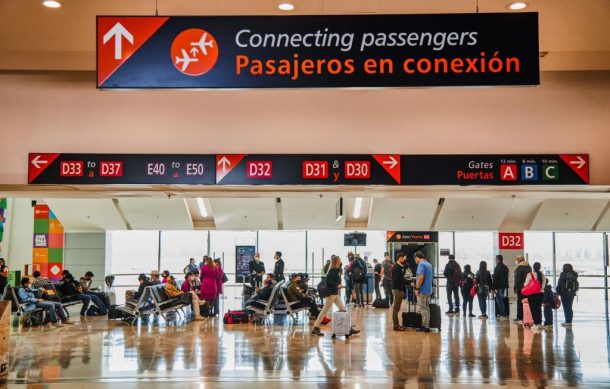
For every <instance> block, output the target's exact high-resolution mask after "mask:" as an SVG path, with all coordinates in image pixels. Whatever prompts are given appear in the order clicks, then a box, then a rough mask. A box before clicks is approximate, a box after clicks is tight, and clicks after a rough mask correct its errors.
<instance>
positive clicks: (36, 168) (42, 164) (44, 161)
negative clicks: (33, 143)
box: [28, 153, 59, 184]
mask: <svg viewBox="0 0 610 389" xmlns="http://www.w3.org/2000/svg"><path fill="white" fill-rule="evenodd" d="M57 157H59V154H42V153H32V154H30V155H29V157H28V184H31V183H32V182H33V181H34V180H35V179H36V177H38V176H39V175H40V173H42V172H43V171H45V169H46V168H47V167H48V166H49V165H50V164H51V163H53V161H55V160H56V159H57Z"/></svg>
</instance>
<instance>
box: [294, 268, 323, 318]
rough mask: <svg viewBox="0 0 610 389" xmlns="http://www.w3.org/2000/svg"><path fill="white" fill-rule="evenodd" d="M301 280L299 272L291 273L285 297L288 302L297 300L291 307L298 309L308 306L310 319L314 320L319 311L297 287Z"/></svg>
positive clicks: (310, 299)
mask: <svg viewBox="0 0 610 389" xmlns="http://www.w3.org/2000/svg"><path fill="white" fill-rule="evenodd" d="M300 282H301V275H300V274H293V275H292V279H291V280H290V285H288V290H287V296H286V297H287V298H288V301H289V302H294V301H298V303H297V304H294V305H293V306H292V307H291V309H299V308H308V309H309V313H310V315H311V316H310V318H309V319H310V320H315V319H316V318H317V317H318V314H319V313H320V310H319V308H318V305H317V304H316V302H315V301H314V299H312V298H311V297H309V296H306V295H304V294H303V292H301V288H300V287H299V283H300Z"/></svg>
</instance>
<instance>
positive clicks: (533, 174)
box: [521, 163, 538, 181]
mask: <svg viewBox="0 0 610 389" xmlns="http://www.w3.org/2000/svg"><path fill="white" fill-rule="evenodd" d="M521 179H522V180H524V181H538V166H537V165H536V164H535V163H526V164H523V165H521Z"/></svg>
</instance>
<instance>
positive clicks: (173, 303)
mask: <svg viewBox="0 0 610 389" xmlns="http://www.w3.org/2000/svg"><path fill="white" fill-rule="evenodd" d="M146 289H148V290H149V294H150V296H151V298H152V301H153V304H154V306H155V312H154V314H155V315H157V316H159V315H160V316H163V318H164V319H166V320H167V316H166V314H167V313H170V312H182V314H183V315H184V311H183V308H185V307H187V306H190V305H191V304H190V303H189V302H187V301H186V300H185V299H184V298H183V297H174V298H172V297H169V296H168V295H167V293H165V290H164V286H163V285H153V286H148V287H146ZM184 316H185V317H186V315H184Z"/></svg>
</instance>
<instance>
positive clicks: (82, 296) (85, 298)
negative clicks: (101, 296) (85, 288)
mask: <svg viewBox="0 0 610 389" xmlns="http://www.w3.org/2000/svg"><path fill="white" fill-rule="evenodd" d="M91 297H92V296H89V295H86V294H84V293H79V294H77V295H76V298H78V299H79V300H80V301H82V302H83V307H82V308H81V309H80V314H81V315H85V314H86V313H87V308H89V304H90V303H91Z"/></svg>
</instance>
